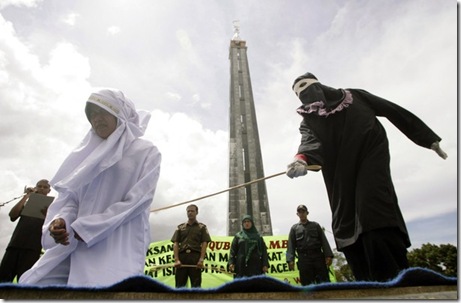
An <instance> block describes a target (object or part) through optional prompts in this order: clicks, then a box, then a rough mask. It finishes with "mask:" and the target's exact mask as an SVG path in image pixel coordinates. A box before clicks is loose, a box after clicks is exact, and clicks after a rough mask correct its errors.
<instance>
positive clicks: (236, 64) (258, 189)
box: [227, 20, 272, 236]
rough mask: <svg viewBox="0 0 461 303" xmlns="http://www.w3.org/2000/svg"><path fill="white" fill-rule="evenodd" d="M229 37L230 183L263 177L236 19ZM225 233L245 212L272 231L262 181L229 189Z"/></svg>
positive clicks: (238, 227)
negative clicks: (226, 228) (232, 32)
mask: <svg viewBox="0 0 461 303" xmlns="http://www.w3.org/2000/svg"><path fill="white" fill-rule="evenodd" d="M233 28H234V35H233V37H232V39H231V41H230V48H229V60H230V106H229V114H230V119H229V124H230V125H229V187H233V186H236V185H239V184H243V183H247V182H250V181H252V180H255V179H260V178H263V177H264V169H263V161H262V155H261V146H260V142H259V133H258V123H257V121H256V110H255V104H254V100H253V91H252V87H251V78H250V70H249V65H248V57H247V46H246V41H244V40H242V39H241V38H240V25H239V22H238V20H236V21H234V22H233ZM228 215H229V217H228V230H227V231H228V235H229V236H233V235H235V234H236V233H237V232H239V231H240V230H241V220H242V217H243V216H244V215H251V216H252V217H253V222H254V225H255V227H256V228H257V229H258V231H259V232H260V233H261V234H262V235H266V236H269V235H272V224H271V217H270V211H269V202H268V198H267V190H266V183H265V181H261V182H258V183H253V184H251V185H247V186H246V187H241V188H238V189H235V190H232V191H229V213H228Z"/></svg>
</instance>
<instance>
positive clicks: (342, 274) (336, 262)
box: [333, 249, 355, 282]
mask: <svg viewBox="0 0 461 303" xmlns="http://www.w3.org/2000/svg"><path fill="white" fill-rule="evenodd" d="M333 255H334V258H333V268H334V269H335V275H336V281H337V282H351V281H355V278H354V275H353V274H352V270H351V268H350V266H349V264H347V261H346V257H345V256H344V254H343V253H342V252H339V251H337V250H336V249H333Z"/></svg>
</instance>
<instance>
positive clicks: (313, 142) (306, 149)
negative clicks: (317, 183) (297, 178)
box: [298, 119, 323, 165]
mask: <svg viewBox="0 0 461 303" xmlns="http://www.w3.org/2000/svg"><path fill="white" fill-rule="evenodd" d="M299 132H300V133H301V144H300V145H299V148H298V154H303V155H305V156H306V157H307V162H308V164H318V165H322V164H323V159H322V156H321V153H322V144H321V143H320V141H319V140H318V139H317V137H316V136H315V134H314V133H313V132H312V130H311V129H310V128H309V126H308V125H307V123H306V121H305V120H304V119H303V120H302V121H301V124H300V126H299Z"/></svg>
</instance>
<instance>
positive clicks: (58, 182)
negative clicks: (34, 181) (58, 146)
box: [50, 88, 150, 192]
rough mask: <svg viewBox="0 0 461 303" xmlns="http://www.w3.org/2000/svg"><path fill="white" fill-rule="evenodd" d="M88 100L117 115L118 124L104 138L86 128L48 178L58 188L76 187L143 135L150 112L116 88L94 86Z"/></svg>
mask: <svg viewBox="0 0 461 303" xmlns="http://www.w3.org/2000/svg"><path fill="white" fill-rule="evenodd" d="M88 103H93V104H95V105H97V106H99V107H101V108H103V109H104V110H106V111H108V112H109V113H111V114H112V115H114V116H115V117H117V128H116V129H115V131H114V132H113V133H112V134H111V135H110V136H109V137H108V138H107V139H102V138H100V137H99V136H98V135H97V134H96V133H95V132H94V130H93V129H90V130H89V131H88V133H87V134H86V136H85V138H84V139H83V141H82V142H81V143H80V145H79V146H78V147H77V148H76V149H74V151H72V152H71V153H70V155H69V156H68V157H67V158H66V159H65V160H64V162H63V163H62V164H61V167H60V168H59V169H58V171H57V172H56V175H55V176H54V177H53V178H52V179H51V181H50V183H51V185H52V186H53V188H54V189H55V190H56V191H58V192H62V191H65V190H70V191H74V190H77V189H78V188H80V187H82V186H84V185H86V184H88V183H90V182H91V181H92V180H93V179H94V178H95V177H97V176H98V175H99V174H100V173H101V172H102V171H104V170H105V169H107V168H109V167H111V166H112V165H114V164H115V163H117V162H118V161H119V160H120V159H121V158H122V157H123V153H124V151H125V150H126V148H127V147H129V146H130V144H131V143H132V142H133V141H134V140H135V139H136V138H139V137H141V136H143V135H144V132H145V131H146V128H147V124H148V123H149V120H150V113H149V112H147V111H143V110H138V111H137V110H136V109H135V106H134V104H133V102H132V101H131V100H130V99H128V98H127V97H126V96H125V95H124V94H123V92H121V91H120V90H117V89H112V88H101V89H97V90H95V91H94V92H93V93H92V94H91V95H90V96H89V98H88V100H87V104H88Z"/></svg>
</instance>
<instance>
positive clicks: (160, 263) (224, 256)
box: [144, 236, 336, 288]
mask: <svg viewBox="0 0 461 303" xmlns="http://www.w3.org/2000/svg"><path fill="white" fill-rule="evenodd" d="M233 238H234V237H231V236H213V237H212V239H213V241H211V242H210V243H208V249H207V253H206V256H205V261H204V266H205V268H203V269H202V288H214V287H218V286H221V285H222V284H224V283H226V282H229V281H232V280H233V279H234V277H233V274H232V273H229V272H227V262H228V261H229V251H230V246H231V243H232V240H233ZM287 239H288V237H287V236H265V237H264V241H265V242H266V245H267V253H268V255H269V271H268V273H267V275H268V276H271V277H273V278H276V279H280V280H282V281H285V282H286V283H289V284H291V285H294V286H301V283H300V280H299V272H298V270H297V268H295V270H294V271H290V270H289V269H288V263H287V262H286V257H285V253H286V250H287V244H288V240H287ZM173 263H174V254H173V243H172V242H171V241H170V240H164V241H158V242H153V243H151V245H150V246H149V251H148V252H147V255H146V264H145V269H144V273H145V274H146V275H148V276H150V277H152V278H153V279H155V280H157V281H159V282H161V283H163V284H166V285H168V286H171V287H175V280H174V272H175V268H174V267H173ZM330 280H331V281H332V282H336V278H335V276H334V270H333V268H332V267H330Z"/></svg>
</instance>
